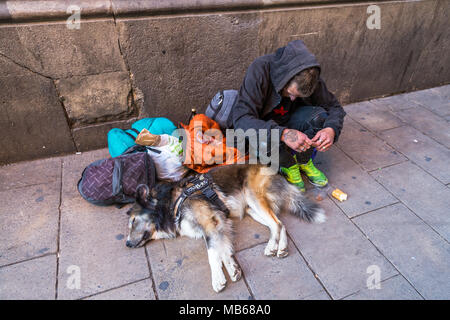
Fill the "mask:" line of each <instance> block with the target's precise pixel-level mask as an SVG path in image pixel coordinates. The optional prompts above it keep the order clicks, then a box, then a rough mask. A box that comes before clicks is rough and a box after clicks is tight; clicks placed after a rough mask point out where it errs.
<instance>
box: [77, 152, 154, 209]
mask: <svg viewBox="0 0 450 320" xmlns="http://www.w3.org/2000/svg"><path fill="white" fill-rule="evenodd" d="M147 149H150V150H152V151H154V152H158V151H157V150H154V149H151V148H146V147H142V146H135V147H132V148H130V149H128V150H127V151H126V152H125V154H123V155H121V156H118V157H115V158H109V159H103V160H98V161H95V162H93V163H91V164H90V165H88V166H87V167H86V168H85V169H84V171H83V174H82V176H81V179H80V181H78V191H79V192H80V194H81V196H82V197H83V198H84V199H86V200H87V201H89V202H90V203H93V204H96V205H100V206H106V205H112V204H116V205H123V204H126V203H132V202H134V201H135V199H136V189H137V187H138V186H139V185H141V184H145V185H147V186H149V187H150V188H151V187H153V186H154V185H155V176H156V171H155V165H154V163H153V160H152V159H151V158H150V156H149V155H148V153H147Z"/></svg>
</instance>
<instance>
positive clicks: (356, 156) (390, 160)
mask: <svg viewBox="0 0 450 320" xmlns="http://www.w3.org/2000/svg"><path fill="white" fill-rule="evenodd" d="M337 145H338V146H339V148H341V149H342V151H344V152H345V153H346V154H348V155H349V156H350V157H351V158H352V159H353V160H354V161H356V162H358V163H359V164H360V165H361V166H362V167H363V168H364V169H366V170H368V171H370V170H375V169H377V168H382V167H385V166H389V165H392V164H395V163H399V162H402V161H405V160H407V159H406V158H405V157H404V156H402V155H401V154H400V153H398V152H397V151H395V150H394V149H392V147H390V146H389V145H387V144H386V142H384V141H383V140H381V139H380V138H378V137H377V136H375V135H374V134H373V133H371V132H369V131H367V129H365V128H364V127H362V126H361V125H359V124H358V123H357V122H355V121H353V120H352V119H351V118H349V117H347V119H345V125H344V128H343V129H342V133H341V136H340V137H339V141H338V143H337Z"/></svg>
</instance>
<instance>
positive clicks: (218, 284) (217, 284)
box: [212, 278, 227, 293]
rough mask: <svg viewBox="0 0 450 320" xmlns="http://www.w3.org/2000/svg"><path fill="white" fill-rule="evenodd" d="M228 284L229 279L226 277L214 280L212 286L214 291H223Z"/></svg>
mask: <svg viewBox="0 0 450 320" xmlns="http://www.w3.org/2000/svg"><path fill="white" fill-rule="evenodd" d="M226 285H227V280H226V279H225V278H224V279H223V281H213V282H212V287H213V289H214V291H215V292H217V293H219V292H220V291H222V290H223V289H224V288H225V286H226Z"/></svg>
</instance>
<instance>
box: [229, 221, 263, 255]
mask: <svg viewBox="0 0 450 320" xmlns="http://www.w3.org/2000/svg"><path fill="white" fill-rule="evenodd" d="M233 227H234V231H235V232H234V233H235V235H234V240H233V244H234V251H235V252H238V251H241V250H243V249H247V248H250V247H253V246H255V245H257V244H260V243H266V242H267V241H269V237H270V231H269V229H268V228H267V227H266V226H263V225H262V224H260V223H259V222H256V221H255V220H253V219H252V218H251V217H250V216H245V217H244V219H242V221H238V220H237V219H234V220H233Z"/></svg>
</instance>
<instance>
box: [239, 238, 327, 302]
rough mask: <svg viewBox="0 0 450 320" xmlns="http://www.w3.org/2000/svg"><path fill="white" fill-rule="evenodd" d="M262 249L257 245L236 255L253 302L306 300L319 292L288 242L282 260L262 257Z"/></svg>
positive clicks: (315, 281)
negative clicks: (286, 250) (287, 252)
mask: <svg viewBox="0 0 450 320" xmlns="http://www.w3.org/2000/svg"><path fill="white" fill-rule="evenodd" d="M264 248H265V244H261V245H258V246H255V247H253V248H250V249H246V250H243V251H240V252H238V253H237V254H236V257H237V259H238V261H239V264H240V265H241V267H242V270H243V272H244V274H245V278H246V280H247V283H248V285H249V287H250V289H251V291H252V292H253V294H254V296H255V299H256V300H261V299H262V300H277V299H286V300H298V299H308V297H314V296H315V295H318V294H320V293H321V292H322V291H323V289H322V287H321V286H320V284H319V282H318V281H317V280H316V279H315V278H314V275H313V273H312V272H311V270H309V269H308V266H307V265H306V263H305V261H304V260H303V258H302V257H301V255H300V254H299V253H298V251H297V250H296V248H295V246H294V245H293V244H292V242H289V245H288V249H289V255H288V256H287V257H285V258H282V259H280V258H277V257H267V256H265V255H264Z"/></svg>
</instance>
